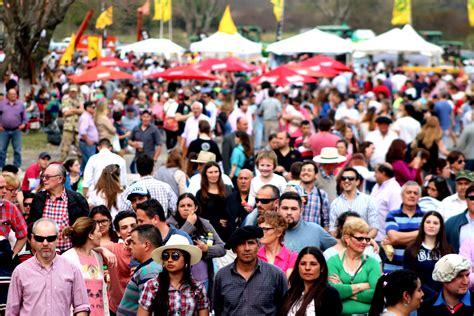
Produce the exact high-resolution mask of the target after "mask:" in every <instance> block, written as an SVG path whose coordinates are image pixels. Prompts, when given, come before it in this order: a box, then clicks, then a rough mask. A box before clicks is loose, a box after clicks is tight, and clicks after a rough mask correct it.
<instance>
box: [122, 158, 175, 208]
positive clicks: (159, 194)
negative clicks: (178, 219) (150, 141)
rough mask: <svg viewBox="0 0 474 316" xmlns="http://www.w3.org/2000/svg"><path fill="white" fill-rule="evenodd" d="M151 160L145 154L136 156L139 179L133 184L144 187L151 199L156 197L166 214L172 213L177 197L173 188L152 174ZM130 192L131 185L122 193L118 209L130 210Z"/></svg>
mask: <svg viewBox="0 0 474 316" xmlns="http://www.w3.org/2000/svg"><path fill="white" fill-rule="evenodd" d="M153 165H154V163H153V160H152V158H150V157H149V156H147V155H142V156H139V157H138V158H137V171H138V174H139V175H140V179H139V180H138V181H136V182H135V185H139V186H141V187H144V188H145V189H146V190H148V192H149V193H150V196H151V197H152V198H153V199H157V200H158V201H159V202H160V204H161V205H162V206H163V208H164V210H165V212H166V214H169V212H171V213H174V212H175V211H176V204H177V201H178V197H177V196H176V193H174V191H173V189H172V188H171V186H170V185H169V184H168V183H165V182H163V181H160V180H156V179H155V178H154V177H153V176H152V173H153ZM131 192H132V187H128V188H127V189H125V191H124V192H123V193H122V196H121V198H120V202H119V209H120V210H122V211H124V210H131V209H132V206H131V202H130V200H129V198H128V195H129V194H130V193H131Z"/></svg>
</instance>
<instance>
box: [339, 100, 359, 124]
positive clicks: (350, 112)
mask: <svg viewBox="0 0 474 316" xmlns="http://www.w3.org/2000/svg"><path fill="white" fill-rule="evenodd" d="M359 117H360V113H359V111H357V109H355V108H353V107H352V108H350V109H349V108H348V107H347V105H346V104H345V103H342V104H341V106H339V108H338V109H337V110H336V114H335V115H334V119H335V120H336V121H338V120H344V119H346V118H350V119H354V120H357V121H358V120H359Z"/></svg>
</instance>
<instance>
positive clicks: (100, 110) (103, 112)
mask: <svg viewBox="0 0 474 316" xmlns="http://www.w3.org/2000/svg"><path fill="white" fill-rule="evenodd" d="M108 109H109V108H108V106H107V103H105V102H99V103H98V104H97V107H96V109H95V114H94V121H96V120H97V119H98V118H99V117H101V116H106V117H108V112H107V111H108Z"/></svg>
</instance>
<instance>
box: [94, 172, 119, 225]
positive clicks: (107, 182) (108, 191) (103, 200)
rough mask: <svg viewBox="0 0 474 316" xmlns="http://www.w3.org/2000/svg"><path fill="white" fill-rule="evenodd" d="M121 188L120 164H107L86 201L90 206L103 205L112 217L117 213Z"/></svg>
mask: <svg viewBox="0 0 474 316" xmlns="http://www.w3.org/2000/svg"><path fill="white" fill-rule="evenodd" d="M122 192H123V189H122V186H121V185H120V166H119V165H116V164H113V165H108V166H107V167H105V168H104V170H102V174H101V175H100V177H99V180H97V184H96V185H95V187H94V189H93V190H92V191H90V192H89V195H88V198H87V201H88V202H89V206H90V207H94V206H98V205H105V206H107V208H108V209H109V210H110V213H111V215H112V219H113V218H115V215H117V213H118V201H119V200H120V196H121V195H122Z"/></svg>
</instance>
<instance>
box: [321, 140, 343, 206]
mask: <svg viewBox="0 0 474 316" xmlns="http://www.w3.org/2000/svg"><path fill="white" fill-rule="evenodd" d="M346 160H347V158H346V157H343V156H341V155H339V154H338V152H337V149H336V148H335V147H324V148H323V149H321V154H320V155H317V156H316V157H314V158H313V161H314V162H316V163H319V167H320V169H321V172H320V176H319V177H318V179H317V180H316V186H317V187H318V188H320V189H321V190H323V191H324V192H326V193H327V194H328V198H329V203H332V201H334V200H335V199H336V197H337V181H336V176H335V174H334V172H335V170H336V168H337V166H338V164H339V163H341V162H344V161H346Z"/></svg>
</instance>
